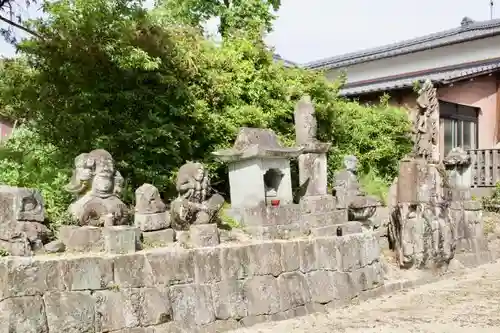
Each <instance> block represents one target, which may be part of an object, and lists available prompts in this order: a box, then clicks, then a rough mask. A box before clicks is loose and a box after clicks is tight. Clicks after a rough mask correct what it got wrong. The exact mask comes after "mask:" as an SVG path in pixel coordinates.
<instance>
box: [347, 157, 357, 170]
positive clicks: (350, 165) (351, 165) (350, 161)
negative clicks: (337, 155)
mask: <svg viewBox="0 0 500 333" xmlns="http://www.w3.org/2000/svg"><path fill="white" fill-rule="evenodd" d="M344 167H345V168H346V170H348V171H356V170H357V169H358V159H357V158H356V156H346V157H345V158H344Z"/></svg>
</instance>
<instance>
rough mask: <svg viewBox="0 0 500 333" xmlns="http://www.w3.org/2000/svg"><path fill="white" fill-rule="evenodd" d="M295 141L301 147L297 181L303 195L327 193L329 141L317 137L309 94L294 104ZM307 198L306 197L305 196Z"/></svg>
mask: <svg viewBox="0 0 500 333" xmlns="http://www.w3.org/2000/svg"><path fill="white" fill-rule="evenodd" d="M294 120H295V142H296V144H297V145H298V146H299V147H300V148H301V149H302V152H301V154H300V155H299V156H298V164H299V182H300V186H301V187H304V188H305V193H303V194H304V196H305V197H310V196H325V195H327V183H328V172H327V158H326V153H327V152H328V150H329V149H330V146H331V143H326V142H320V141H319V140H318V139H317V137H316V136H317V132H318V122H317V120H316V111H315V109H314V105H313V103H312V101H311V98H310V97H309V96H304V97H302V98H301V99H300V101H299V102H298V103H297V105H296V106H295V113H294ZM305 199H307V198H305Z"/></svg>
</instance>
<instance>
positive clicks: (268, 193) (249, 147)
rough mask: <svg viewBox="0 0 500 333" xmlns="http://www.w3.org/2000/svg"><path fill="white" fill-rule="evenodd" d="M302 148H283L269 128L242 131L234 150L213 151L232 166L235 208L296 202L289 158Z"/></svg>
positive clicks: (233, 205) (231, 178)
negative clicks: (294, 200)
mask: <svg viewBox="0 0 500 333" xmlns="http://www.w3.org/2000/svg"><path fill="white" fill-rule="evenodd" d="M302 150H303V148H297V147H293V148H286V147H283V146H281V144H280V143H279V141H278V137H277V136H276V134H275V133H274V132H273V131H272V130H270V129H261V128H248V127H244V128H241V129H240V132H239V133H238V136H237V138H236V141H235V143H234V146H233V148H231V149H225V150H221V151H217V152H214V153H213V154H214V155H215V156H216V157H217V158H219V159H220V160H221V161H224V162H228V163H229V186H230V188H231V194H230V196H231V206H232V208H233V209H239V208H250V207H256V206H259V205H263V204H264V205H271V204H272V203H274V204H275V205H287V204H291V203H292V202H293V194H292V178H291V175H290V159H292V158H295V157H297V156H298V155H299V154H300V153H301V152H302Z"/></svg>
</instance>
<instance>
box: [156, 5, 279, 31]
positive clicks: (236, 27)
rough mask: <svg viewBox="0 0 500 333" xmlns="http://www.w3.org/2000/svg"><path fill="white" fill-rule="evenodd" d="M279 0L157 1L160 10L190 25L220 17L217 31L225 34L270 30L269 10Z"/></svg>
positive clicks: (276, 7)
mask: <svg viewBox="0 0 500 333" xmlns="http://www.w3.org/2000/svg"><path fill="white" fill-rule="evenodd" d="M280 5H281V0H222V1H220V0H215V1H206V0H159V1H157V2H156V6H157V8H158V9H159V10H161V11H162V12H163V14H164V15H167V16H169V17H171V18H173V19H174V20H175V21H177V22H182V23H184V24H187V25H189V26H193V27H197V28H199V29H202V28H203V24H204V23H206V22H207V21H209V20H211V19H215V18H218V19H219V29H218V30H219V33H220V34H221V36H223V37H227V36H228V35H230V34H231V33H233V32H235V31H246V32H253V33H257V34H259V33H262V32H270V31H271V30H272V25H273V20H274V19H275V16H274V14H273V13H272V11H273V10H274V11H276V10H278V8H279V7H280Z"/></svg>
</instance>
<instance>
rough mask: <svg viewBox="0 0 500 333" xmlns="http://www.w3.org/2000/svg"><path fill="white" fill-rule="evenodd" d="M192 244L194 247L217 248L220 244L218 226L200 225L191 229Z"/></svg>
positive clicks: (192, 226)
mask: <svg viewBox="0 0 500 333" xmlns="http://www.w3.org/2000/svg"><path fill="white" fill-rule="evenodd" d="M189 238H190V242H191V244H192V245H193V246H194V247H208V246H217V245H219V244H220V238H219V229H217V224H198V225H191V226H190V227H189Z"/></svg>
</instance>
